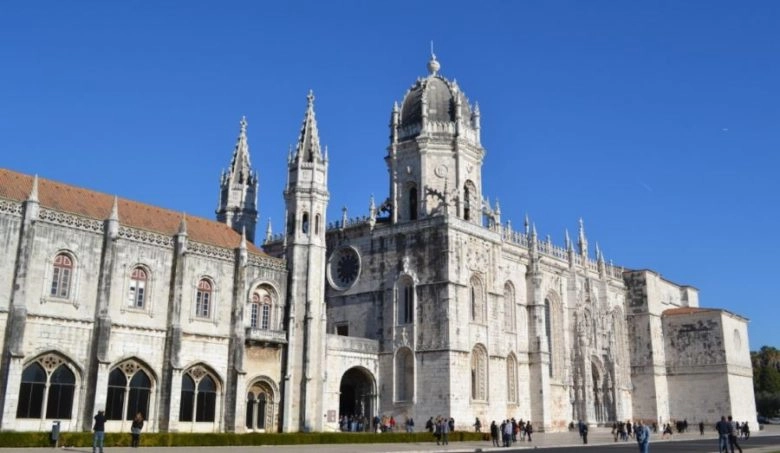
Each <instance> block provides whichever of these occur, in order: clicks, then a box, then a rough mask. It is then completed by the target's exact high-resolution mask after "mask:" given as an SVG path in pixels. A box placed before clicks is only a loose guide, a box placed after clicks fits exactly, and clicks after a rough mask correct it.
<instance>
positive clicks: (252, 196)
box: [216, 118, 258, 243]
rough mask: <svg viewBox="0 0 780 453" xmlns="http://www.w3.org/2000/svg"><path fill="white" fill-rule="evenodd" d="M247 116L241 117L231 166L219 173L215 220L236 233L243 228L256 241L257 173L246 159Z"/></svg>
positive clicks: (247, 149)
mask: <svg viewBox="0 0 780 453" xmlns="http://www.w3.org/2000/svg"><path fill="white" fill-rule="evenodd" d="M246 126H247V122H246V118H241V131H240V132H239V134H238V140H237V141H236V147H235V149H234V150H233V159H232V160H231V162H230V169H229V170H228V171H226V172H224V171H223V172H222V176H221V177H220V181H219V206H218V207H217V210H216V214H217V221H218V222H222V223H225V224H227V225H229V226H230V228H232V229H233V230H235V231H236V232H238V233H243V232H244V231H246V238H247V240H249V241H250V242H252V243H254V242H255V226H256V225H257V184H258V179H257V173H256V172H254V173H253V172H252V164H251V163H250V161H249V142H248V141H247V137H246Z"/></svg>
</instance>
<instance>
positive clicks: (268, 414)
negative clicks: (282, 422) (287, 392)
mask: <svg viewBox="0 0 780 453" xmlns="http://www.w3.org/2000/svg"><path fill="white" fill-rule="evenodd" d="M250 395H251V396H252V398H250ZM261 395H265V404H266V406H265V414H264V417H263V421H264V426H263V427H262V428H261V427H258V426H257V425H258V424H257V422H258V420H259V417H258V415H259V407H258V406H259V405H260V404H259V402H260V401H261V399H260V396H261ZM279 396H280V395H279V387H278V386H277V385H276V382H274V381H273V379H271V378H270V377H268V376H265V375H263V376H258V377H256V378H254V379H251V380H250V382H249V385H247V390H246V399H245V401H244V403H245V405H244V409H245V412H244V427H245V428H246V431H248V432H261V433H262V432H271V433H273V432H276V429H277V426H276V425H277V423H276V419H277V410H278V408H279ZM250 403H251V404H253V405H254V406H255V407H250V406H249V405H250ZM250 410H252V411H253V413H252V416H253V421H254V424H253V426H247V423H248V422H249V419H248V417H247V415H248V414H249V411H250Z"/></svg>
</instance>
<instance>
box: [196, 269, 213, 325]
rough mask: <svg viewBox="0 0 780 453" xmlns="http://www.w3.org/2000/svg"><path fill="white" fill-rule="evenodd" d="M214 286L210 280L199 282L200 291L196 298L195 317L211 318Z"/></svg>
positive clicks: (203, 279)
mask: <svg viewBox="0 0 780 453" xmlns="http://www.w3.org/2000/svg"><path fill="white" fill-rule="evenodd" d="M213 293H214V286H213V285H212V284H211V282H210V281H209V280H208V279H205V278H202V279H200V281H199V282H198V291H197V293H196V296H195V316H197V317H198V318H210V317H211V305H212V296H213Z"/></svg>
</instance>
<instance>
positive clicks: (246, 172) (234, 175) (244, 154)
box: [228, 116, 253, 183]
mask: <svg viewBox="0 0 780 453" xmlns="http://www.w3.org/2000/svg"><path fill="white" fill-rule="evenodd" d="M239 124H240V125H241V129H240V131H239V133H238V139H237V140H236V147H235V148H234V149H233V159H232V160H231V162H230V172H229V173H228V175H229V177H230V178H231V179H234V180H237V182H239V183H243V182H244V181H247V182H249V181H251V179H252V177H253V175H252V164H251V163H250V161H249V141H248V140H247V137H246V126H247V122H246V117H245V116H242V117H241V121H240V122H239Z"/></svg>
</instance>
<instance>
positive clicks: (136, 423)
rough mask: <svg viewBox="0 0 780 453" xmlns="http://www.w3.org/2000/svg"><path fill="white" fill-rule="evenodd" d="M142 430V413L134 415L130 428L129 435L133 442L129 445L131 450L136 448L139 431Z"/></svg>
mask: <svg viewBox="0 0 780 453" xmlns="http://www.w3.org/2000/svg"><path fill="white" fill-rule="evenodd" d="M143 428H144V415H143V414H142V413H140V412H139V413H137V414H135V418H134V419H133V424H132V425H131V426H130V433H131V434H132V435H133V441H132V443H131V444H130V446H131V447H133V448H138V444H139V443H140V441H141V430H142V429H143Z"/></svg>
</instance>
